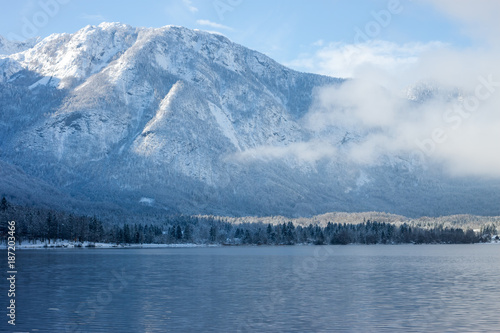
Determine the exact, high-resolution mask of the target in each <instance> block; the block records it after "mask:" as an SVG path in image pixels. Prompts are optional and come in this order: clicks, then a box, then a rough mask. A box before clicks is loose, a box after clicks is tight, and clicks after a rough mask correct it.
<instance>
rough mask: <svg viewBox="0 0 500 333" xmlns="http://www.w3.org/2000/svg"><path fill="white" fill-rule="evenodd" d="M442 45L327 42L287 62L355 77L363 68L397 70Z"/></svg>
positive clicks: (294, 66) (307, 68)
mask: <svg viewBox="0 0 500 333" xmlns="http://www.w3.org/2000/svg"><path fill="white" fill-rule="evenodd" d="M318 42H319V41H318ZM318 42H316V43H315V44H316V45H317V46H322V45H323V41H321V43H318ZM442 46H443V44H442V43H439V42H431V43H427V44H423V43H409V44H404V45H398V44H396V43H392V42H388V41H381V40H372V41H368V42H365V43H359V44H345V43H330V44H329V45H327V46H324V47H321V48H320V49H319V50H317V51H316V52H315V53H314V54H312V55H311V54H304V55H302V56H300V57H299V58H298V59H295V60H293V61H291V62H289V63H287V65H288V66H289V67H292V68H294V69H297V70H301V71H307V72H312V73H317V74H323V75H330V76H335V77H356V76H357V73H358V72H360V71H364V70H366V69H367V68H374V69H382V70H389V71H398V70H399V69H400V68H402V67H406V66H407V65H409V64H413V63H415V62H416V61H417V59H418V57H419V56H420V55H421V54H422V53H424V52H426V51H428V50H431V49H434V48H440V47H442Z"/></svg>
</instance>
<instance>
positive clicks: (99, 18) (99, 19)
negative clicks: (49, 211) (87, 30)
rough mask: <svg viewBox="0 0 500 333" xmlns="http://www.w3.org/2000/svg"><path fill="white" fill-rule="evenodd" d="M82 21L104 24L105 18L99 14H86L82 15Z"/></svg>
mask: <svg viewBox="0 0 500 333" xmlns="http://www.w3.org/2000/svg"><path fill="white" fill-rule="evenodd" d="M81 18H82V19H84V20H88V21H94V22H105V21H106V18H105V17H104V16H103V15H101V14H86V13H83V14H82V16H81Z"/></svg>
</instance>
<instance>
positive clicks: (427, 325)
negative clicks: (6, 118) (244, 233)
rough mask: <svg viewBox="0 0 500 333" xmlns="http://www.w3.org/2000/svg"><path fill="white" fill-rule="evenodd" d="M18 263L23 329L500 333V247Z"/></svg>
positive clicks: (101, 252)
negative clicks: (499, 332)
mask: <svg viewBox="0 0 500 333" xmlns="http://www.w3.org/2000/svg"><path fill="white" fill-rule="evenodd" d="M17 262H18V266H19V270H18V276H17V277H18V281H17V288H18V292H17V294H16V296H17V297H16V304H17V320H16V322H17V325H16V330H17V331H30V330H31V329H39V330H40V331H41V332H45V331H46V332H237V331H241V332H251V331H255V332H306V331H307V332H311V331H314V332H327V331H353V332H387V331H393V332H401V331H405V332H429V331H453V332H456V331H475V332H478V331H500V316H499V309H500V288H499V284H498V281H499V277H500V265H499V264H500V247H498V246H495V245H421V246H405V245H398V246H328V247H326V246H324V247H315V246H294V247H221V248H186V249H179V248H175V249H174V248H171V249H62V250H34V251H31V250H25V251H19V252H18V257H17ZM2 321H3V323H2V324H1V325H2V326H1V327H6V326H4V324H5V325H6V320H2Z"/></svg>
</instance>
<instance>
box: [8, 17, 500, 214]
mask: <svg viewBox="0 0 500 333" xmlns="http://www.w3.org/2000/svg"><path fill="white" fill-rule="evenodd" d="M343 82H344V80H343V79H336V78H330V77H326V76H319V75H315V74H307V73H300V72H296V71H293V70H291V69H288V68H286V67H284V66H282V65H280V64H278V63H277V62H275V61H274V60H272V59H270V58H269V57H267V56H265V55H263V54H261V53H258V52H256V51H252V50H249V49H246V48H245V47H243V46H241V45H238V44H235V43H233V42H231V41H230V40H229V39H227V38H226V37H223V36H221V35H217V34H211V33H208V32H201V31H195V30H189V29H186V28H182V27H176V26H165V27H162V28H133V27H131V26H128V25H124V24H120V23H103V24H100V25H99V26H87V27H85V28H83V29H81V30H79V31H78V32H76V33H74V34H54V35H51V36H49V37H47V38H45V39H43V40H42V41H40V42H39V43H37V44H36V45H34V46H33V47H32V48H30V49H28V50H25V51H23V52H21V53H16V54H12V55H9V56H2V57H0V85H1V87H2V89H1V91H0V107H1V108H2V115H0V129H1V132H2V133H3V135H2V134H0V139H2V143H1V145H0V149H1V154H0V158H1V159H2V160H3V161H5V162H6V163H10V164H12V165H15V166H16V167H18V168H21V169H22V170H23V172H25V173H26V174H29V175H30V177H33V178H35V179H36V178H38V179H41V180H43V181H44V182H47V183H48V184H50V186H53V187H54V188H56V189H58V190H60V191H61V192H62V193H65V194H66V195H67V196H69V197H78V198H84V200H82V201H81V207H82V209H90V208H91V206H92V204H91V203H96V204H97V203H99V204H100V205H103V204H104V206H106V205H107V204H109V205H110V206H113V207H122V208H123V209H125V210H127V209H132V210H141V209H145V208H147V209H150V208H151V206H152V207H153V208H157V209H159V210H160V211H167V212H173V213H185V214H207V213H208V214H216V215H233V216H241V215H247V214H250V215H254V214H256V215H286V216H311V215H314V214H319V213H326V212H329V211H351V212H352V211H373V210H378V211H387V212H391V213H397V214H402V215H410V216H412V215H440V214H441V215H443V214H446V213H483V214H491V215H498V214H499V213H500V212H499V209H498V208H495V207H493V206H492V205H491V203H490V201H488V202H487V203H482V204H481V203H479V205H478V206H476V207H474V206H472V205H474V204H475V203H477V202H478V201H477V199H476V200H475V201H474V200H473V201H471V200H469V199H470V197H471V195H470V194H468V193H469V192H470V186H469V187H467V186H465V187H464V186H462V187H461V186H460V184H458V183H457V182H454V181H453V180H448V179H445V180H441V178H439V177H440V174H439V173H437V174H436V175H432V174H431V173H430V172H427V171H426V170H425V168H423V167H422V166H421V165H419V164H418V163H417V162H416V161H414V160H411V159H409V158H403V157H398V156H387V157H385V158H383V159H381V160H380V161H378V162H377V163H376V164H375V165H354V164H352V162H350V161H347V160H345V159H342V155H336V156H340V157H335V158H333V157H331V156H330V155H329V152H327V153H326V154H325V155H324V156H323V155H320V156H312V157H311V160H307V159H306V160H303V159H302V155H305V154H304V153H306V152H307V151H308V149H309V148H310V147H311V146H310V145H307V144H306V145H305V144H304V142H312V143H314V142H315V141H314V140H319V141H318V143H317V146H325V147H324V148H325V149H326V150H328V149H332V150H333V149H335V150H338V151H340V152H342V149H344V148H343V147H345V146H346V145H353V144H356V140H362V137H361V136H359V135H358V136H356V135H357V134H356V132H355V131H353V130H352V129H351V128H344V127H338V128H337V127H336V128H333V129H331V130H329V132H328V133H327V134H318V133H315V132H312V131H311V130H309V129H308V128H307V126H306V125H305V121H304V117H305V115H307V113H308V111H309V110H310V108H311V107H312V106H313V105H314V100H315V96H316V94H317V89H319V88H320V87H324V86H331V85H333V86H335V85H340V84H342V83H343ZM318 135H319V137H318ZM353 138H357V139H353ZM325 142H326V143H327V144H325ZM276 156H278V158H276ZM436 180H438V182H437V183H436ZM471 184H474V186H476V187H478V188H480V189H481V191H483V192H484V193H488V194H490V195H491V202H492V201H494V200H495V199H496V198H498V193H497V191H496V190H497V189H498V184H496V183H495V184H493V185H492V184H489V185H488V184H487V182H484V183H482V184H480V183H477V182H476V181H471ZM478 184H479V185H478ZM457 189H459V191H458V192H459V193H457ZM463 189H465V190H466V192H467V191H469V192H467V193H465V194H462V193H460V191H462V190H463ZM429 190H430V193H428V192H429ZM5 194H9V193H5ZM17 195H18V196H21V193H18V194H17ZM31 195H32V196H33V195H34V194H31ZM446 195H447V196H449V198H447V199H446V200H444V201H443V200H442V199H441V198H442V197H443V196H446ZM58 200H59V199H58ZM60 200H66V199H60ZM464 201H467V202H468V206H467V207H463V206H460V205H457V203H461V202H464ZM84 202H86V203H84ZM58 204H60V203H58ZM146 206H147V207H146ZM413 206H414V207H413ZM460 209H464V210H463V211H460ZM465 209H466V210H465Z"/></svg>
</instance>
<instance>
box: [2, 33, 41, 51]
mask: <svg viewBox="0 0 500 333" xmlns="http://www.w3.org/2000/svg"><path fill="white" fill-rule="evenodd" d="M40 40H41V38H40V37H34V38H30V39H28V40H25V41H22V42H21V41H15V40H8V39H6V38H5V37H3V36H0V55H11V54H15V53H19V52H23V51H26V50H28V49H30V48H32V47H33V46H35V44H36V43H38V42H39V41H40Z"/></svg>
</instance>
